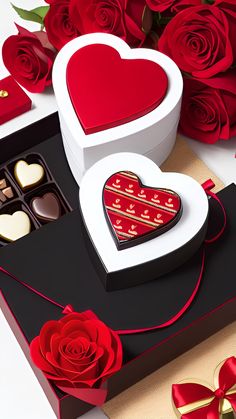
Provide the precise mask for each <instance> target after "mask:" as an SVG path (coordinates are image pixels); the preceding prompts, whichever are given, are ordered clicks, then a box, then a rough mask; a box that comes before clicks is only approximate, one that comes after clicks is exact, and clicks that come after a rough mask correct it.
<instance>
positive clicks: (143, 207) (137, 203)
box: [103, 171, 182, 250]
mask: <svg viewBox="0 0 236 419" xmlns="http://www.w3.org/2000/svg"><path fill="white" fill-rule="evenodd" d="M103 205H104V211H105V214H106V217H107V221H108V224H109V226H110V229H111V232H112V234H113V236H114V237H115V241H116V245H117V248H118V250H121V249H125V248H127V247H131V246H134V245H136V244H140V243H142V242H144V241H146V240H149V239H152V238H154V237H157V236H159V235H160V234H162V233H164V232H166V231H168V230H169V229H170V228H172V227H173V226H174V225H175V224H176V223H177V222H178V221H179V219H180V217H181V214H182V204H181V199H180V197H179V195H178V194H177V193H176V192H174V191H172V190H170V189H162V188H152V187H148V186H144V185H142V183H141V181H140V179H139V178H138V176H137V175H135V174H134V173H132V172H128V171H123V172H118V173H115V174H114V175H112V176H111V177H110V178H109V179H108V180H107V181H106V183H105V185H104V188H103Z"/></svg>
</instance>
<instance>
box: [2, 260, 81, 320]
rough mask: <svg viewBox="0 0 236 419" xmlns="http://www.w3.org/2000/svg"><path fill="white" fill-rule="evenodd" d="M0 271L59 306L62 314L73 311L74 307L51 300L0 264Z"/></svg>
mask: <svg viewBox="0 0 236 419" xmlns="http://www.w3.org/2000/svg"><path fill="white" fill-rule="evenodd" d="M0 272H2V273H4V274H5V275H7V276H9V277H10V278H11V279H14V281H16V282H18V284H20V285H23V287H25V288H27V289H28V290H29V291H31V292H33V293H34V294H36V295H38V296H39V297H41V298H43V299H44V300H46V301H48V302H49V303H51V304H53V305H54V306H57V307H59V308H61V309H62V313H63V314H69V313H73V311H74V309H73V307H72V305H71V304H68V305H66V306H63V305H62V304H60V303H58V302H57V301H55V300H53V299H52V298H49V297H48V296H47V295H45V294H43V293H42V292H40V291H38V290H36V288H33V287H31V285H29V284H27V283H26V282H24V281H21V280H20V279H18V278H17V277H16V276H15V275H13V274H12V273H10V272H8V271H7V270H6V269H4V268H3V267H2V266H0Z"/></svg>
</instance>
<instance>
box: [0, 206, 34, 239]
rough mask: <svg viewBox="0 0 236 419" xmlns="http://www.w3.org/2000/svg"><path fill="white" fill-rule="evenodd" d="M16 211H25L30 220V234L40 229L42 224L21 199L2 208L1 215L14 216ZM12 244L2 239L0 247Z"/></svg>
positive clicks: (0, 209)
mask: <svg viewBox="0 0 236 419" xmlns="http://www.w3.org/2000/svg"><path fill="white" fill-rule="evenodd" d="M16 211H23V212H25V213H26V214H27V215H28V217H29V219H30V225H31V230H30V233H32V232H33V231H34V230H37V229H38V228H39V227H40V224H39V223H38V221H37V219H36V218H35V216H34V214H33V213H32V211H30V209H29V208H28V207H27V205H25V203H24V201H23V200H22V199H21V198H18V199H15V200H13V201H10V202H9V203H7V204H5V205H4V206H2V207H0V215H1V214H10V215H12V214H13V213H14V212H16ZM30 233H29V234H30ZM18 240H19V239H18ZM10 243H11V242H9V241H7V240H3V239H2V238H1V237H0V246H6V245H9V244H10Z"/></svg>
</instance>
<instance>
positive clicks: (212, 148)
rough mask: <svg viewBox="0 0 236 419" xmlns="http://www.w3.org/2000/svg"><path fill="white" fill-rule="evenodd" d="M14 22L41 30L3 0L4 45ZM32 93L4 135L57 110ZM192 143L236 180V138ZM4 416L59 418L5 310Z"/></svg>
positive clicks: (0, 324) (94, 418)
mask: <svg viewBox="0 0 236 419" xmlns="http://www.w3.org/2000/svg"><path fill="white" fill-rule="evenodd" d="M13 3H14V4H15V5H17V6H19V7H24V8H29V9H30V8H33V7H37V6H40V5H43V4H44V2H43V0H33V1H32V0H13ZM14 21H15V22H17V23H18V24H20V25H22V26H24V27H26V28H28V29H29V30H38V29H39V25H38V24H32V23H31V22H26V21H22V20H21V19H20V18H18V16H17V15H16V13H15V12H14V11H13V9H12V8H11V6H10V1H9V0H0V48H1V45H2V43H3V41H4V39H6V38H7V37H8V36H9V35H12V34H14V33H16V28H15V26H14ZM7 75H8V72H7V70H6V69H5V68H4V66H3V63H2V57H1V55H0V79H1V78H3V77H5V76H7ZM30 96H31V98H32V100H33V109H32V110H31V111H30V112H27V113H26V114H24V115H22V116H19V117H17V118H15V119H14V120H13V121H9V122H8V123H6V124H4V125H2V126H0V138H2V137H4V136H5V135H8V134H10V133H12V132H14V131H16V130H18V129H20V128H22V127H24V126H25V125H28V124H31V123H33V122H34V121H36V120H38V119H41V118H43V117H44V116H46V115H48V114H50V113H52V112H54V111H56V109H57V107H56V103H55V99H54V96H53V93H52V90H51V91H49V92H47V93H44V94H41V95H30ZM188 143H189V145H190V146H191V147H192V149H193V150H194V151H195V152H196V153H197V154H198V156H199V157H200V158H201V159H202V160H203V161H205V163H206V164H207V165H208V166H209V167H210V169H212V170H213V171H214V172H215V173H216V174H217V175H218V176H219V177H220V178H221V179H222V181H223V182H224V183H225V184H226V185H228V184H230V183H231V182H236V159H235V153H236V138H235V139H232V140H230V141H229V142H226V141H225V142H223V141H220V142H218V143H217V144H216V145H206V144H201V143H198V142H196V141H192V140H188ZM85 417H86V419H99V418H102V417H105V416H104V415H103V413H101V412H100V410H98V409H94V410H93V411H92V412H91V413H89V414H87V415H85ZM0 418H1V419H55V415H54V413H53V411H52V409H51V407H50V405H49V403H48V401H47V399H46V397H45V395H44V393H43V391H42V389H41V387H40V385H39V384H38V382H37V380H36V378H35V376H34V374H33V372H32V370H31V368H30V367H29V364H28V362H27V361H26V359H25V357H24V355H23V353H22V351H21V349H20V347H19V345H18V343H17V341H16V340H15V338H14V336H13V334H12V332H11V330H10V328H9V326H8V324H7V322H6V320H5V318H4V316H3V314H2V313H1V311H0ZM124 419H125V418H124ZM134 419H135V418H134Z"/></svg>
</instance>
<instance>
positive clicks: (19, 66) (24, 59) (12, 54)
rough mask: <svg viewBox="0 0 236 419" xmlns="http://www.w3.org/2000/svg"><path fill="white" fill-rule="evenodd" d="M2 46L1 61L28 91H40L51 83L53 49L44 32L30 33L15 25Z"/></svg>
mask: <svg viewBox="0 0 236 419" xmlns="http://www.w3.org/2000/svg"><path fill="white" fill-rule="evenodd" d="M17 28H18V31H19V33H18V35H12V36H10V37H9V38H7V40H6V41H5V42H4V44H3V47H2V57H3V62H4V64H5V66H6V68H7V69H8V71H9V72H10V73H11V75H12V76H13V77H14V79H16V81H18V82H19V83H20V84H21V85H22V86H23V87H25V88H26V89H27V90H28V91H29V92H33V93H40V92H42V91H43V90H44V89H45V88H46V87H47V86H50V85H51V84H52V65H53V61H54V58H55V51H54V50H53V48H52V46H51V45H50V44H49V42H48V38H47V35H46V33H45V32H42V31H39V32H35V33H31V32H29V31H27V30H26V29H24V28H22V27H20V26H18V25H17Z"/></svg>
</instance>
